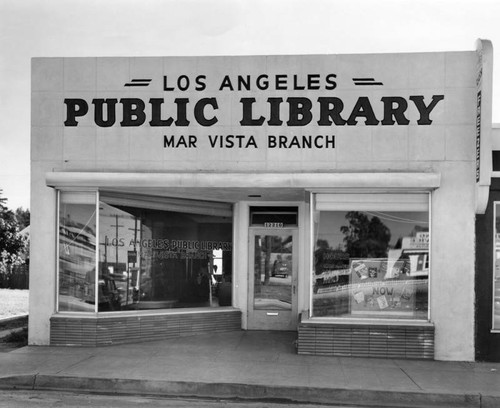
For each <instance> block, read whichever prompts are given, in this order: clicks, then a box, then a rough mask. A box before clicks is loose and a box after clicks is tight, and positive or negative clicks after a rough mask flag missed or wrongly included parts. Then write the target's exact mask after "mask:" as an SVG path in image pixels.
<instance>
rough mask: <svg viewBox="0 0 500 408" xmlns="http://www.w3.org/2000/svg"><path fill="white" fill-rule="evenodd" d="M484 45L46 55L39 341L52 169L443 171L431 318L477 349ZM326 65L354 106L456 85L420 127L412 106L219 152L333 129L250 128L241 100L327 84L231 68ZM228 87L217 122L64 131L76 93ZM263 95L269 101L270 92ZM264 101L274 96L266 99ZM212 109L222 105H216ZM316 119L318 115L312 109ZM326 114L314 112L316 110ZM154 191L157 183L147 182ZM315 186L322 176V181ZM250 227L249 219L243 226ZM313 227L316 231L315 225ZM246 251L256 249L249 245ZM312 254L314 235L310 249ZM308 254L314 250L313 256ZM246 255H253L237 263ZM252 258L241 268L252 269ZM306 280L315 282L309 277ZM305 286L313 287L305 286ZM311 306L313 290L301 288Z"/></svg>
mask: <svg viewBox="0 0 500 408" xmlns="http://www.w3.org/2000/svg"><path fill="white" fill-rule="evenodd" d="M476 63H477V61H476V54H475V52H450V53H424V54H383V55H373V54H370V55H331V56H305V57H304V56H300V57H299V56H274V57H209V58H201V57H200V58H196V57H194V58H75V59H71V58H40V59H38V58H37V59H34V60H33V67H32V194H31V196H32V202H31V212H32V230H31V240H32V241H31V271H30V274H31V275H30V281H31V287H30V334H29V336H30V339H29V341H30V343H31V344H48V341H49V329H48V327H49V318H50V316H51V315H52V313H53V312H54V310H55V303H54V299H55V268H56V257H55V242H56V235H55V232H56V231H55V225H56V224H55V222H56V214H55V193H54V191H53V190H52V189H51V188H48V187H46V185H45V173H46V172H52V171H69V172H72V171H79V172H84V171H90V172H103V171H106V172H158V173H163V172H179V171H189V172H197V171H200V172H206V171H213V172H225V171H232V172H243V173H246V172H250V171H251V172H254V173H255V172H267V173H273V172H279V173H287V172H358V173H359V172H368V173H374V172H434V173H440V174H441V187H440V188H439V189H438V190H436V191H435V192H434V193H433V202H432V259H431V270H432V276H431V284H430V285H431V320H432V321H433V322H434V323H435V325H436V358H437V359H439V360H473V358H474V281H473V279H474V237H475V236H474V234H475V231H474V200H475V197H474V191H475V190H474V188H475V186H474V170H475V114H476V88H475V86H476V85H475V79H476ZM198 73H203V74H206V75H207V84H208V87H207V90H206V92H205V93H203V92H196V91H186V92H182V93H176V94H171V93H168V92H163V91H162V79H163V76H164V75H167V76H168V77H169V78H174V77H176V76H178V75H182V74H189V75H191V77H193V76H194V75H196V74H198ZM238 73H240V74H251V75H254V76H255V75H259V74H261V73H268V74H270V73H273V74H276V73H285V74H288V75H290V76H291V75H294V74H298V75H299V76H301V75H305V74H307V73H319V74H322V75H325V74H327V73H334V74H336V75H337V82H338V86H337V88H336V89H335V90H334V91H331V93H330V94H329V95H333V96H336V97H339V98H341V99H342V100H343V102H344V104H345V107H346V110H349V109H352V107H353V106H354V104H355V102H356V101H357V99H358V98H359V97H360V96H367V97H368V98H370V101H373V109H374V111H375V114H376V116H377V117H381V116H382V105H381V104H380V103H379V101H380V98H381V97H383V96H403V97H406V98H408V97H409V96H410V95H424V96H425V97H426V101H427V102H429V101H430V98H431V97H432V95H440V94H442V95H445V99H444V100H443V101H441V102H440V103H439V104H438V105H437V106H436V108H435V109H434V111H433V112H432V115H431V116H432V119H433V123H432V125H430V126H418V125H417V124H416V123H415V120H416V119H417V118H418V115H417V111H416V110H415V109H414V108H409V110H408V115H409V118H410V120H411V123H410V125H408V126H402V125H401V126H397V125H395V126H381V125H378V126H366V125H365V124H364V123H363V120H359V122H360V123H358V125H357V126H337V127H335V126H334V127H332V128H329V129H328V132H329V133H331V134H334V135H335V137H336V139H335V140H336V147H335V149H306V150H301V149H269V148H266V147H265V146H264V144H263V143H259V148H258V149H239V148H233V149H229V148H210V147H209V146H208V134H224V135H228V134H245V135H247V136H248V135H254V137H255V138H256V139H257V140H258V141H262V140H264V139H265V137H267V135H269V134H274V133H283V134H286V135H293V134H299V135H301V134H325V133H326V131H325V128H321V127H319V126H317V125H315V124H314V123H311V124H310V125H308V126H307V128H293V129H292V128H286V127H283V128H281V129H277V128H274V127H270V126H262V127H259V128H252V127H251V128H248V127H247V128H243V127H241V126H239V125H238V122H239V120H240V119H241V112H239V110H238V108H237V106H238V101H239V98H241V97H255V98H256V99H258V100H261V99H262V100H264V99H265V98H267V97H269V96H283V97H284V98H286V97H288V96H300V95H302V96H308V97H309V98H310V99H311V100H315V99H316V98H317V97H318V95H320V94H323V93H321V92H318V91H289V92H285V91H274V90H273V91H271V90H268V91H245V92H241V93H238V92H229V91H219V90H218V85H219V84H220V80H221V78H222V76H223V75H225V74H231V75H236V74H238ZM368 76H369V77H374V78H375V79H376V80H378V81H381V82H383V84H384V85H383V86H380V87H360V86H355V85H354V83H353V81H352V78H355V77H368ZM145 77H146V78H152V80H153V81H152V82H151V85H150V86H149V87H148V88H125V87H124V86H123V85H124V84H125V83H126V82H129V81H130V80H131V79H133V78H145ZM210 96H212V97H216V98H217V99H218V101H219V106H220V110H219V111H218V119H219V123H218V124H217V125H216V126H214V127H211V128H206V127H202V126H198V125H193V126H190V127H189V128H182V129H181V128H177V129H176V128H174V127H172V128H166V129H165V128H151V127H148V126H142V127H139V128H134V127H128V128H122V127H119V126H117V125H115V126H113V127H110V128H98V127H96V126H95V125H93V124H92V120H91V119H92V118H91V117H90V116H86V117H85V118H83V119H81V121H80V124H79V125H78V126H77V127H64V126H63V122H64V120H65V117H66V113H65V106H64V103H63V100H64V98H84V99H87V100H89V101H90V100H92V98H112V97H113V98H118V99H120V98H123V97H141V98H143V99H144V100H148V99H149V98H151V97H156V98H165V99H169V98H170V100H173V98H174V97H188V98H190V99H191V100H197V99H199V98H201V97H210ZM263 98H264V99H263ZM255 106H256V111H257V109H265V108H266V107H267V105H266V103H265V102H256V105H255ZM209 112H210V111H209ZM314 114H315V115H316V116H317V112H315V113H314ZM316 116H315V117H316ZM165 134H175V135H177V136H179V135H182V134H193V135H197V136H198V140H199V144H198V147H197V148H196V149H184V148H178V149H172V148H164V147H163V135H165ZM144 187H147V185H146V186H144ZM311 187H314V186H311ZM245 208H246V207H245V205H243V204H239V205H237V206H236V207H235V214H236V217H235V232H236V233H235V254H236V256H242V255H244V253H245V251H246V246H247V240H248V233H247V230H246V226H245V225H248V214H247V212H248V210H247V209H245ZM245 223H246V224H245ZM306 235H308V232H307V234H306ZM244 248H245V249H244ZM301 248H302V250H304V251H305V250H307V248H308V247H307V245H306V244H305V243H304V245H302V246H301ZM304 259H306V258H304ZM240 260H241V262H239V261H240ZM247 264H248V259H245V256H243V257H242V259H239V260H238V262H237V263H236V264H235V270H236V272H237V274H236V275H237V276H243V272H242V271H243V269H245V270H246V268H247ZM237 276H235V285H236V292H235V296H236V305H237V306H241V307H243V305H240V304H239V303H238V302H239V300H238V299H243V298H240V297H241V296H245V298H246V291H247V287H246V283H245V282H244V280H241V279H240V278H237ZM300 279H301V281H300V282H304V283H305V282H306V281H307V279H306V278H304V277H301V278H300ZM303 286H306V285H303ZM299 300H300V304H299V311H300V308H301V307H304V306H306V305H307V303H308V295H307V294H306V293H305V292H304V293H301V294H300V296H299ZM245 324H246V323H245V320H244V322H243V325H245Z"/></svg>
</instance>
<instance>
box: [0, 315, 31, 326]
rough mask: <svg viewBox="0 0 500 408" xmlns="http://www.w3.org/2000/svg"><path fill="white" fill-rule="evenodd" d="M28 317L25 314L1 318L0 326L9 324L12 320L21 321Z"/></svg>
mask: <svg viewBox="0 0 500 408" xmlns="http://www.w3.org/2000/svg"><path fill="white" fill-rule="evenodd" d="M28 316H29V315H28V313H25V314H22V315H17V316H9V317H2V318H0V324H2V323H10V322H12V321H14V320H22V319H25V318H27V317H28Z"/></svg>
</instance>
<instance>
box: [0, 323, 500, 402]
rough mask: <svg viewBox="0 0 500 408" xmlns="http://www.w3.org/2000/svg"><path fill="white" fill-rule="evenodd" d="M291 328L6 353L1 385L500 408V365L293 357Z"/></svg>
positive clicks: (2, 360)
mask: <svg viewBox="0 0 500 408" xmlns="http://www.w3.org/2000/svg"><path fill="white" fill-rule="evenodd" d="M296 336H297V333H295V332H258V331H238V332H227V333H214V334H210V335H198V336H190V337H181V338H176V339H170V340H164V341H154V342H147V343H140V344H127V345H114V346H107V347H97V348H83V347H41V346H38V347H37V346H28V347H23V348H20V349H17V350H14V351H11V352H7V353H0V389H1V388H3V389H11V388H28V389H38V390H49V389H62V390H85V391H94V392H105V393H110V392H111V393H133V394H142V395H145V394H146V395H147V394H155V395H169V396H198V397H212V398H245V399H260V400H268V401H270V400H280V401H281V402H283V401H292V402H314V403H339V404H340V403H344V404H356V403H363V404H365V405H368V404H374V405H376V404H378V406H381V405H384V404H388V405H389V404H393V405H392V406H399V407H426V408H430V407H438V406H439V407H454V408H459V407H496V408H498V407H500V364H497V363H460V362H439V361H422V360H394V359H362V358H351V357H321V356H304V355H297V354H296V351H295V339H296Z"/></svg>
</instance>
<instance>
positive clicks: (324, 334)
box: [298, 322, 434, 359]
mask: <svg viewBox="0 0 500 408" xmlns="http://www.w3.org/2000/svg"><path fill="white" fill-rule="evenodd" d="M298 353H299V354H310V355H326V356H339V357H340V356H350V357H385V358H403V359H433V358H434V327H433V326H432V325H422V326H418V325H408V326H405V325H400V326H395V325H394V326H393V325H370V324H337V323H335V324H333V323H332V324H328V323H326V324H325V323H321V324H315V323H309V322H306V323H304V322H302V323H301V324H300V325H299V333H298Z"/></svg>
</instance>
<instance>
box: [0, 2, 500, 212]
mask: <svg viewBox="0 0 500 408" xmlns="http://www.w3.org/2000/svg"><path fill="white" fill-rule="evenodd" d="M478 38H481V39H488V40H491V41H492V43H493V50H494V59H496V60H497V56H498V51H497V49H500V1H498V0H377V1H374V0H307V1H306V0H300V1H299V0H105V1H103V0H0V190H3V193H2V195H1V197H3V198H7V200H8V201H7V206H8V207H9V208H11V209H16V208H18V207H23V208H25V209H26V208H29V207H30V201H29V200H30V192H29V189H30V97H31V95H30V92H31V90H30V89H31V88H30V87H31V61H30V60H31V58H32V57H100V56H111V57H113V56H131V57H135V56H183V55H186V56H192V55H197V56H207V55H282V54H366V53H401V52H440V51H474V50H475V49H476V40H477V39H478ZM497 47H498V48H497ZM493 87H494V91H493V122H495V123H500V61H498V60H497V63H496V65H494V73H493Z"/></svg>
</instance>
